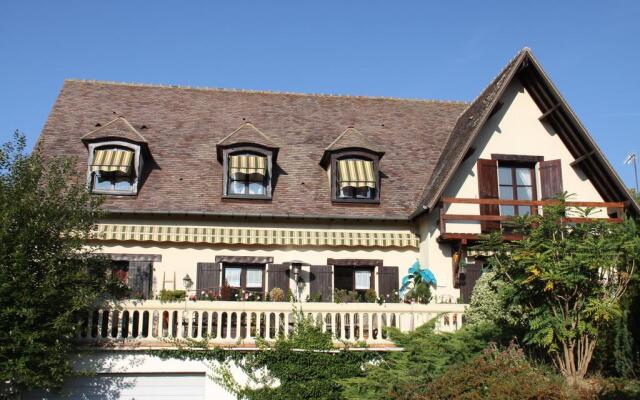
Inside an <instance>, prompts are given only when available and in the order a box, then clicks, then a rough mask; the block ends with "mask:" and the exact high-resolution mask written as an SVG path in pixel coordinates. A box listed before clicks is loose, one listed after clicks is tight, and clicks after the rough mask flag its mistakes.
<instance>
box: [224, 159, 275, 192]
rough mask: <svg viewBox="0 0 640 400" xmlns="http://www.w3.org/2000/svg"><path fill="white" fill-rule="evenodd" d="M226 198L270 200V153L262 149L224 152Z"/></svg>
mask: <svg viewBox="0 0 640 400" xmlns="http://www.w3.org/2000/svg"><path fill="white" fill-rule="evenodd" d="M224 157H225V164H224V167H225V168H226V171H225V188H224V195H225V196H226V197H235V198H262V199H268V198H271V175H272V174H271V169H272V168H271V152H269V151H266V150H262V149H257V148H256V149H248V150H245V151H243V150H240V151H238V149H234V150H233V151H229V150H225V154H224Z"/></svg>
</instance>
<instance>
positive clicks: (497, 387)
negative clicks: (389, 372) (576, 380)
mask: <svg viewBox="0 0 640 400" xmlns="http://www.w3.org/2000/svg"><path fill="white" fill-rule="evenodd" d="M400 397H401V398H405V399H414V400H423V399H424V400H426V399H429V400H440V399H442V400H444V399H459V400H475V399H532V400H533V399H545V400H553V399H558V400H560V399H568V398H569V392H568V388H567V387H566V386H565V383H564V381H563V380H562V378H560V377H559V376H557V375H552V374H550V373H548V372H547V371H545V370H543V369H540V368H537V367H535V366H533V365H532V364H531V363H530V362H529V361H528V360H527V359H526V357H525V356H524V354H523V352H522V350H521V349H520V348H518V347H517V346H510V347H509V348H507V349H505V350H503V351H499V350H498V349H497V347H496V346H495V345H490V346H489V347H488V348H487V350H485V351H484V353H483V354H480V355H477V356H475V357H473V358H471V359H469V360H467V361H464V362H462V363H459V364H455V365H452V366H450V367H449V368H447V370H446V371H445V372H444V373H443V374H442V375H441V376H439V377H438V378H437V379H435V380H433V381H432V382H429V383H427V384H426V385H422V386H418V387H416V386H407V387H405V388H404V393H402V395H401V396H400Z"/></svg>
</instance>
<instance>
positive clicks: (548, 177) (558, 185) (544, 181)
mask: <svg viewBox="0 0 640 400" xmlns="http://www.w3.org/2000/svg"><path fill="white" fill-rule="evenodd" d="M540 184H541V186H542V200H547V199H553V198H555V197H556V196H558V194H561V193H563V192H564V189H563V188H562V163H561V162H560V160H549V161H541V162H540Z"/></svg>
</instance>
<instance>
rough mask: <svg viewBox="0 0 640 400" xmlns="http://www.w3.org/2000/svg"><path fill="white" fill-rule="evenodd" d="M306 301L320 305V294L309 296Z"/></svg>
mask: <svg viewBox="0 0 640 400" xmlns="http://www.w3.org/2000/svg"><path fill="white" fill-rule="evenodd" d="M306 300H307V302H309V303H322V293H316V294H312V295H309V296H307V299H306Z"/></svg>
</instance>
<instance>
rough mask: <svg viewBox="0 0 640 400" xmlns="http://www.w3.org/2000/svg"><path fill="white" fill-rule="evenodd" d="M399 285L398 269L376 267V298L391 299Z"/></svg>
mask: <svg viewBox="0 0 640 400" xmlns="http://www.w3.org/2000/svg"><path fill="white" fill-rule="evenodd" d="M399 285H400V275H399V273H398V267H378V292H379V293H378V296H379V297H382V298H383V299H385V300H386V299H388V298H393V297H394V296H393V294H394V292H397V291H398V289H399Z"/></svg>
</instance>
